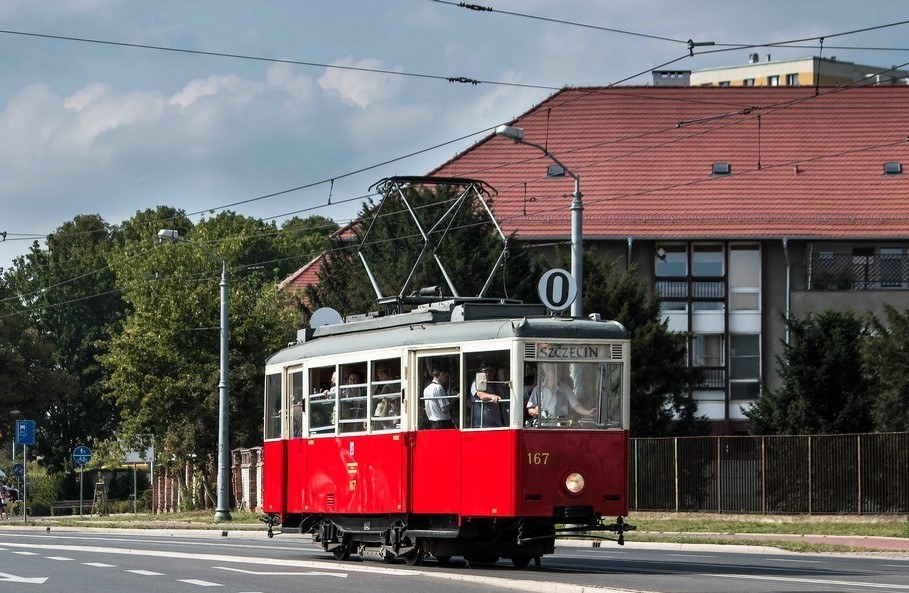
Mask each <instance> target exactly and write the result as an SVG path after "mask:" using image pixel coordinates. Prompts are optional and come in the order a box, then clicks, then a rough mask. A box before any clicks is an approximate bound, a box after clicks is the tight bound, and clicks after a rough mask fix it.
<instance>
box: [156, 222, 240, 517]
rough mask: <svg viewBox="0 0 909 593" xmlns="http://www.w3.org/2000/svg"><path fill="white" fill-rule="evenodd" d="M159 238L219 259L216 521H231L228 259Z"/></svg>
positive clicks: (174, 234)
mask: <svg viewBox="0 0 909 593" xmlns="http://www.w3.org/2000/svg"><path fill="white" fill-rule="evenodd" d="M158 241H169V242H171V243H176V242H178V241H182V242H183V243H188V244H190V245H193V246H195V247H197V248H198V249H199V250H200V251H201V252H202V253H204V254H205V255H207V256H208V257H210V258H212V259H214V260H215V261H220V262H221V377H220V380H219V381H218V501H217V503H216V506H215V523H219V522H221V521H230V520H231V516H230V495H229V492H230V490H229V481H230V459H229V451H228V448H229V447H230V440H229V431H228V423H229V420H230V416H229V413H230V406H229V400H228V389H227V334H228V328H229V326H228V323H227V299H228V292H227V260H225V259H222V258H218V257H216V256H215V255H214V254H213V253H211V252H209V251H208V250H207V249H206V248H205V247H203V246H202V245H200V244H199V243H194V242H193V241H187V240H186V239H181V238H180V233H179V232H178V231H176V230H173V229H161V230H160V231H158Z"/></svg>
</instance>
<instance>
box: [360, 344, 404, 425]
mask: <svg viewBox="0 0 909 593" xmlns="http://www.w3.org/2000/svg"><path fill="white" fill-rule="evenodd" d="M372 367H373V369H374V371H373V373H374V374H373V377H372V382H371V384H370V388H371V389H372V400H371V402H370V404H369V408H368V409H371V410H372V411H373V412H372V417H371V424H372V430H373V431H376V430H392V429H395V428H400V427H401V360H400V359H398V358H390V359H387V360H377V361H375V362H374V363H373V365H372Z"/></svg>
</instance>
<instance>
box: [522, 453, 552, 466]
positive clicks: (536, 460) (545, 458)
mask: <svg viewBox="0 0 909 593" xmlns="http://www.w3.org/2000/svg"><path fill="white" fill-rule="evenodd" d="M547 463H549V453H541V452H539V451H538V452H535V453H534V452H530V451H528V452H527V464H528V465H546V464H547Z"/></svg>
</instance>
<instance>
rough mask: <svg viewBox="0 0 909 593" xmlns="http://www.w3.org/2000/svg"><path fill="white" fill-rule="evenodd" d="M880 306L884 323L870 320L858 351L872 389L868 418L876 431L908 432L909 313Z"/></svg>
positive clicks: (887, 306) (874, 319)
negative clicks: (868, 328)
mask: <svg viewBox="0 0 909 593" xmlns="http://www.w3.org/2000/svg"><path fill="white" fill-rule="evenodd" d="M884 307H885V311H884V314H885V315H886V317H887V322H886V324H884V323H881V321H880V320H878V319H877V318H872V319H871V321H870V332H869V335H868V337H867V338H866V340H865V342H864V344H863V348H862V354H863V356H862V358H863V361H864V368H865V374H866V376H867V377H868V381H869V383H870V384H871V385H873V386H874V388H873V393H874V394H875V395H874V401H873V404H872V419H873V421H874V426H875V429H876V430H879V431H888V432H889V431H894V432H896V431H899V432H902V431H909V312H906V313H900V312H899V311H897V310H896V309H894V308H893V307H891V306H890V305H885V306H884Z"/></svg>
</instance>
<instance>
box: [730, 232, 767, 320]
mask: <svg viewBox="0 0 909 593" xmlns="http://www.w3.org/2000/svg"><path fill="white" fill-rule="evenodd" d="M760 295H761V252H760V249H759V247H758V245H738V244H733V245H730V246H729V309H730V310H732V311H759V310H760Z"/></svg>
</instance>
